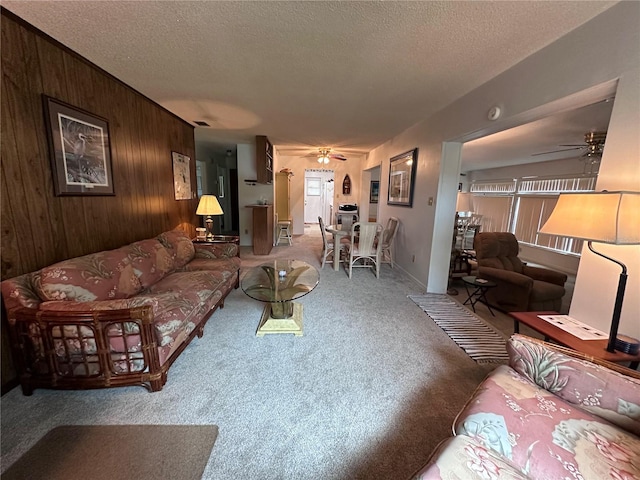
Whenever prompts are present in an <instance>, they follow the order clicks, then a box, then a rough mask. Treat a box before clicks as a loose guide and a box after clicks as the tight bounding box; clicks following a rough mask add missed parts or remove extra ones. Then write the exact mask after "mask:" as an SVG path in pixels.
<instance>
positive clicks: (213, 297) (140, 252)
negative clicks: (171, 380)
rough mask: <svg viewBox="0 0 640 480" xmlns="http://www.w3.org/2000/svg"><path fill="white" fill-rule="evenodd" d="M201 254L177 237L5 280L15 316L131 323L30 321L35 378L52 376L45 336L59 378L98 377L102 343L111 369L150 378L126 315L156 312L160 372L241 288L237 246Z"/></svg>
mask: <svg viewBox="0 0 640 480" xmlns="http://www.w3.org/2000/svg"><path fill="white" fill-rule="evenodd" d="M202 247H206V248H199V249H198V255H197V257H196V251H195V248H194V246H193V243H192V242H191V240H190V239H189V236H188V235H187V234H186V232H182V231H178V230H174V231H171V232H165V233H163V234H161V235H159V236H158V237H156V238H154V239H147V240H142V241H139V242H135V243H132V244H130V245H126V246H124V247H121V248H119V249H116V250H110V251H104V252H99V253H95V254H91V255H86V256H83V257H78V258H73V259H70V260H65V261H63V262H59V263H57V264H54V265H51V266H49V267H45V268H43V269H42V270H40V271H38V272H33V273H29V274H26V275H21V276H19V277H16V278H13V279H9V280H5V281H3V282H2V284H1V287H2V295H3V297H4V301H5V305H6V307H7V310H9V311H10V310H14V309H16V308H18V307H27V308H28V309H32V310H33V311H36V310H40V311H43V312H51V313H52V315H51V317H50V318H54V317H53V316H54V315H57V317H55V318H56V319H57V318H64V317H59V313H58V312H69V313H73V312H78V313H84V314H87V313H90V312H108V311H118V312H117V314H116V316H117V315H124V317H123V318H125V320H114V321H110V320H109V318H111V317H104V316H103V317H101V318H105V319H106V320H101V323H100V326H99V327H98V326H97V324H94V323H91V322H87V321H86V320H87V319H88V320H91V319H90V318H87V317H86V316H85V317H71V316H70V317H69V321H68V323H63V324H61V325H60V324H59V321H58V323H57V324H54V325H55V326H52V327H47V328H46V329H45V330H43V326H42V325H39V324H38V321H37V320H35V319H30V320H25V321H24V323H23V325H24V327H23V328H22V330H21V332H22V335H26V336H28V338H30V343H31V345H30V346H29V347H27V350H28V351H29V352H30V355H32V357H33V358H32V359H31V364H30V366H29V369H30V372H31V373H34V372H47V371H49V367H48V363H47V358H46V355H47V351H46V350H45V345H46V343H45V342H44V340H43V338H44V335H47V336H49V337H50V339H49V340H50V342H51V343H52V345H53V350H54V352H55V357H54V360H53V361H54V362H55V363H56V366H55V370H56V371H57V373H58V374H59V375H62V376H70V377H76V376H86V377H91V376H97V375H100V374H101V370H100V368H101V367H100V361H99V355H98V345H99V344H100V342H99V341H98V337H103V338H105V340H106V343H107V344H108V346H109V353H110V355H111V361H112V363H111V365H110V369H111V370H113V371H114V372H116V373H131V372H143V371H145V370H146V369H147V368H148V365H147V364H146V362H145V357H144V354H143V350H145V347H144V345H143V343H144V340H143V334H142V332H141V330H140V328H141V327H140V324H139V323H137V321H136V320H134V319H131V317H129V316H128V315H129V313H128V310H129V309H132V308H136V307H143V306H148V307H150V308H151V318H152V330H150V331H152V332H153V333H154V334H155V342H156V349H157V353H158V358H159V365H163V364H164V363H165V362H166V361H167V360H168V359H169V358H170V357H171V356H172V355H173V353H174V352H175V351H176V350H178V349H179V348H180V347H181V346H182V345H183V344H184V342H185V341H188V340H189V339H190V338H192V337H193V335H194V331H195V330H196V329H197V328H200V329H201V328H202V326H201V324H203V323H204V320H205V319H206V315H207V314H208V313H209V312H211V311H212V310H213V309H214V308H215V307H216V306H218V305H220V304H221V301H222V299H223V298H224V297H225V296H226V295H227V293H228V292H229V291H230V290H231V288H232V287H233V286H234V285H237V281H238V272H239V270H240V259H239V258H238V257H237V256H235V255H237V253H238V250H237V245H235V244H228V245H227V244H219V245H218V244H216V245H207V246H202ZM228 254H232V255H233V256H232V257H231V258H229V257H227V255H228ZM122 312H124V313H122ZM30 318H32V317H30ZM74 318H80V320H74ZM118 318H120V317H118ZM127 320H130V321H127ZM56 321H57V320H56ZM83 322H84V323H83ZM96 328H99V329H100V330H96ZM146 328H149V327H146ZM200 331H201V330H200ZM43 332H45V333H43ZM46 332H48V333H46Z"/></svg>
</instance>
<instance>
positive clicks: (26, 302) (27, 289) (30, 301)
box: [0, 271, 42, 310]
mask: <svg viewBox="0 0 640 480" xmlns="http://www.w3.org/2000/svg"><path fill="white" fill-rule="evenodd" d="M39 283H40V272H39V271H38V272H33V273H26V274H24V275H20V276H18V277H14V278H9V279H8V280H4V281H3V282H2V283H0V286H1V287H2V299H3V300H4V306H5V307H6V308H7V310H11V309H14V308H18V307H26V308H38V305H40V302H42V300H41V299H40V297H39V296H38V292H37V288H36V285H37V284H39Z"/></svg>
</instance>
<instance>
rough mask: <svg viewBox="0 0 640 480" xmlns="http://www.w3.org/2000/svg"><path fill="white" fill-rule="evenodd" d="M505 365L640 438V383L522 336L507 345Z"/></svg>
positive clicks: (512, 339) (516, 336) (635, 379)
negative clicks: (506, 361) (507, 358)
mask: <svg viewBox="0 0 640 480" xmlns="http://www.w3.org/2000/svg"><path fill="white" fill-rule="evenodd" d="M507 351H508V352H509V365H510V366H511V368H513V369H514V370H516V371H517V372H518V373H519V374H520V375H523V376H524V377H526V378H528V379H529V380H530V381H532V382H533V383H535V384H537V385H538V386H540V387H542V388H544V389H546V390H549V391H550V392H552V393H554V394H556V395H558V396H559V397H561V398H563V399H564V400H566V401H567V402H569V403H572V404H574V405H579V406H580V408H582V409H584V410H587V411H589V412H591V413H593V414H594V415H597V416H599V417H603V418H606V419H607V420H609V421H610V422H611V423H614V424H616V425H618V426H620V427H622V428H624V429H625V430H629V431H631V432H634V433H635V434H636V435H640V380H639V379H637V378H632V377H630V376H626V375H622V374H620V373H618V372H615V371H613V370H611V369H610V368H607V367H604V366H600V365H597V364H595V363H593V362H590V361H587V360H582V359H580V358H575V357H571V356H569V355H565V354H564V353H562V352H561V351H558V350H554V349H553V347H552V346H549V345H544V344H541V343H538V342H536V341H535V340H532V339H529V338H528V337H525V336H523V335H514V336H513V337H511V339H509V341H508V342H507Z"/></svg>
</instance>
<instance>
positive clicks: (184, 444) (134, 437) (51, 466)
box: [2, 425, 218, 480]
mask: <svg viewBox="0 0 640 480" xmlns="http://www.w3.org/2000/svg"><path fill="white" fill-rule="evenodd" d="M217 436H218V427H216V426H215V425H98V426H95V425H84V426H78V425H69V426H61V427H56V428H54V429H52V430H51V431H49V432H48V433H47V434H46V435H45V436H44V437H42V438H41V439H40V440H39V441H38V442H37V443H36V444H35V445H34V446H33V447H31V449H29V451H28V452H26V453H25V454H24V455H23V456H22V457H20V459H18V461H17V462H15V463H14V464H13V465H11V467H10V468H9V469H8V470H6V471H5V472H4V473H3V474H2V480H26V479H29V480H87V479H91V480H131V479H136V480H157V479H163V480H199V479H200V478H202V472H203V471H204V469H205V467H206V466H207V462H208V461H209V457H210V455H211V449H212V448H213V444H214V442H215V441H216V437H217Z"/></svg>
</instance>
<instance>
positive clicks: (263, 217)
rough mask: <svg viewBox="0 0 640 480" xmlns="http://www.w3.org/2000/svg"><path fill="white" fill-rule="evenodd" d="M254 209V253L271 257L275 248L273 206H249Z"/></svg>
mask: <svg viewBox="0 0 640 480" xmlns="http://www.w3.org/2000/svg"><path fill="white" fill-rule="evenodd" d="M247 208H252V209H253V253H254V254H255V255H269V253H270V252H271V248H272V247H273V205H247Z"/></svg>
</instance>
